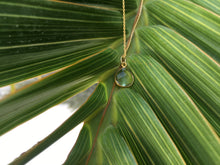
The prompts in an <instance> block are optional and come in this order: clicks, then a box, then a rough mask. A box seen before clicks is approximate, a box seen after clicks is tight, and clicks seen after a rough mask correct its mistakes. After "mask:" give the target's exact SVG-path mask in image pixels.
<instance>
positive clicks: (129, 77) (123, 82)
mask: <svg viewBox="0 0 220 165" xmlns="http://www.w3.org/2000/svg"><path fill="white" fill-rule="evenodd" d="M115 83H116V84H117V85H118V86H119V87H124V88H126V87H130V86H132V85H133V83H134V76H133V74H132V73H131V72H130V71H129V70H127V69H126V68H122V69H120V70H119V71H118V72H117V73H116V75H115Z"/></svg>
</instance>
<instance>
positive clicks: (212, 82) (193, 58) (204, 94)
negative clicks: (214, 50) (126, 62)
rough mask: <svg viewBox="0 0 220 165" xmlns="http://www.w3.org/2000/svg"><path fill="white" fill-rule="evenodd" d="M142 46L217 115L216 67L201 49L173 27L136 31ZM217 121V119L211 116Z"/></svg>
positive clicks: (219, 106) (219, 76)
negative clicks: (148, 49) (171, 28)
mask: <svg viewBox="0 0 220 165" xmlns="http://www.w3.org/2000/svg"><path fill="white" fill-rule="evenodd" d="M138 33H139V36H140V39H141V40H142V42H143V44H144V46H147V47H149V48H150V49H151V50H152V51H153V52H154V54H155V56H156V57H157V58H158V59H160V60H161V62H162V63H163V64H164V65H165V66H166V67H167V68H169V69H170V70H171V71H172V73H173V74H174V75H175V76H177V77H178V78H179V79H180V80H181V81H183V82H184V83H185V84H186V85H187V86H188V88H190V90H191V91H193V92H194V93H195V94H196V95H197V96H198V97H199V98H200V99H201V100H203V102H204V103H205V104H207V106H208V107H210V110H209V112H208V113H209V114H210V115H212V116H218V117H219V109H220V102H219V100H220V84H219V81H220V74H219V73H220V68H219V66H218V65H217V64H216V63H215V62H214V61H213V60H212V59H211V58H210V57H209V56H207V55H206V54H205V53H204V52H202V51H201V50H200V49H198V48H197V47H196V46H195V45H193V44H192V43H191V42H189V41H188V40H186V39H185V38H183V37H182V36H180V35H178V34H177V33H175V32H174V31H172V30H170V29H168V28H164V27H160V26H159V27H158V26H154V27H149V28H143V29H141V30H139V31H138ZM214 120H215V122H216V123H218V125H220V123H219V119H218V118H215V119H214Z"/></svg>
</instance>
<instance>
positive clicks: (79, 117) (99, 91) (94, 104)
mask: <svg viewBox="0 0 220 165" xmlns="http://www.w3.org/2000/svg"><path fill="white" fill-rule="evenodd" d="M106 92H107V91H106V89H105V86H104V85H103V84H102V83H100V84H99V85H98V86H97V88H96V89H95V92H94V93H93V94H92V95H91V96H90V97H89V99H88V100H87V102H86V103H85V104H84V105H82V106H81V107H80V108H79V109H78V110H77V111H76V112H75V113H74V114H73V115H72V116H71V117H69V118H68V119H67V120H66V121H65V122H64V123H63V124H62V125H60V126H59V127H58V128H57V129H56V130H55V131H53V132H52V133H51V134H50V135H48V136H47V137H46V138H45V139H43V140H41V141H40V142H38V143H37V144H36V145H34V146H33V147H32V148H30V149H29V150H28V151H26V152H25V153H23V154H22V155H21V156H20V157H18V158H17V159H15V160H14V161H13V162H12V163H11V164H24V163H27V162H28V161H29V160H30V159H32V158H33V157H35V156H36V155H38V154H39V153H40V152H42V151H43V150H45V149H46V148H47V147H49V146H50V145H51V144H53V143H54V142H55V141H57V140H58V139H60V138H61V137H62V136H63V135H65V134H66V133H68V132H69V131H71V130H72V129H73V128H74V127H75V126H77V125H78V124H80V123H81V122H83V121H84V120H88V117H89V118H91V116H92V115H95V114H96V113H97V112H98V111H99V110H100V109H102V108H103V107H104V105H106V103H107V93H106ZM84 127H86V128H87V127H89V126H85V125H84ZM86 128H85V129H86ZM87 129H88V128H87ZM86 132H87V131H86V130H84V129H82V131H81V134H85V133H86ZM86 134H87V133H86ZM81 136H83V135H81ZM82 139H83V138H82ZM83 141H84V139H83ZM85 147H88V146H85ZM76 148H77V145H76ZM73 152H75V149H74V151H73ZM82 152H84V150H82ZM70 155H72V154H70ZM83 155H84V154H83ZM69 159H72V156H70V158H69ZM74 159H75V158H74Z"/></svg>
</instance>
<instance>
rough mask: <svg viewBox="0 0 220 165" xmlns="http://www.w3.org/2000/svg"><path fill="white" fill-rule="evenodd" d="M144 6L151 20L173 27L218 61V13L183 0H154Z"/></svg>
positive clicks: (219, 48)
mask: <svg viewBox="0 0 220 165" xmlns="http://www.w3.org/2000/svg"><path fill="white" fill-rule="evenodd" d="M146 7H147V9H148V10H149V15H150V17H152V18H153V22H154V21H156V23H157V24H162V25H165V26H167V27H170V28H173V29H174V30H176V31H177V32H179V33H180V34H181V35H183V36H184V37H186V38H188V39H189V40H191V41H192V42H193V43H194V44H196V45H197V46H199V47H200V48H201V49H202V50H203V51H205V52H206V53H208V54H209V55H210V56H212V57H213V58H214V59H216V60H217V61H218V62H219V61H220V47H219V45H220V40H219V38H220V24H219V23H220V17H219V16H218V15H215V14H213V13H212V12H210V11H208V10H206V9H204V8H201V7H199V6H198V5H195V4H193V3H191V2H188V1H184V0H166V1H164V0H155V1H152V3H149V4H147V5H146ZM164 13H166V14H164Z"/></svg>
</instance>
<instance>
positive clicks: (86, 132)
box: [64, 124, 92, 165]
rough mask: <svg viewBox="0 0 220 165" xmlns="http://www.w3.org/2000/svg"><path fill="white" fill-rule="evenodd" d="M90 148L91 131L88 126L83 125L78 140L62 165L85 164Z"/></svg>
mask: <svg viewBox="0 0 220 165" xmlns="http://www.w3.org/2000/svg"><path fill="white" fill-rule="evenodd" d="M91 148H92V140H91V130H90V126H89V125H88V124H84V126H83V128H82V130H81V131H80V134H79V137H78V140H77V141H76V143H75V145H74V147H73V148H72V150H71V151H70V153H69V155H68V157H67V159H66V161H65V163H64V165H72V164H85V159H86V158H87V155H88V153H89V151H90V150H91Z"/></svg>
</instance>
